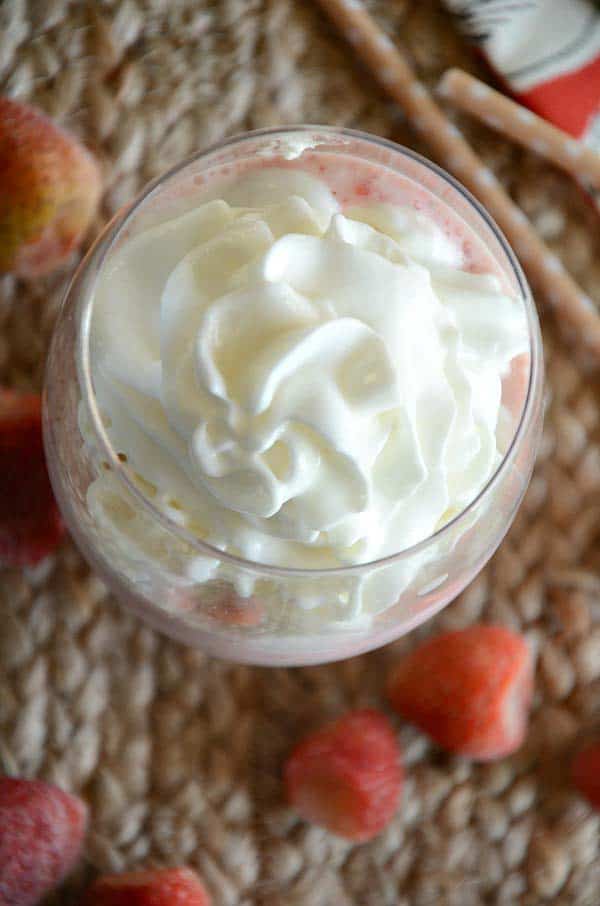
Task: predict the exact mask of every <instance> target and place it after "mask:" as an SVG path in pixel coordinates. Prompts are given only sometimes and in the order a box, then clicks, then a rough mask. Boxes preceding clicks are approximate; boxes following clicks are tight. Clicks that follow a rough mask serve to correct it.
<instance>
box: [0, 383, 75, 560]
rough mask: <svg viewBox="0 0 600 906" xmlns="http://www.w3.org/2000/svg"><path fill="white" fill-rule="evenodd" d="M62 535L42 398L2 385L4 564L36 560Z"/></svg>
mask: <svg viewBox="0 0 600 906" xmlns="http://www.w3.org/2000/svg"><path fill="white" fill-rule="evenodd" d="M62 535H63V524H62V520H61V517H60V513H59V510H58V507H57V505H56V501H55V500H54V495H53V493H52V487H51V485H50V479H49V478H48V470H47V468H46V460H45V457H44V445H43V441H42V406H41V398H40V397H39V396H38V395H37V394H34V393H26V394H22V393H16V392H13V391H11V390H5V389H2V388H0V564H2V565H8V566H30V565H33V564H35V563H37V562H38V561H39V560H41V559H43V557H45V556H46V555H47V554H49V553H51V552H52V551H53V550H54V549H55V548H56V546H57V544H58V543H59V541H60V539H61V537H62Z"/></svg>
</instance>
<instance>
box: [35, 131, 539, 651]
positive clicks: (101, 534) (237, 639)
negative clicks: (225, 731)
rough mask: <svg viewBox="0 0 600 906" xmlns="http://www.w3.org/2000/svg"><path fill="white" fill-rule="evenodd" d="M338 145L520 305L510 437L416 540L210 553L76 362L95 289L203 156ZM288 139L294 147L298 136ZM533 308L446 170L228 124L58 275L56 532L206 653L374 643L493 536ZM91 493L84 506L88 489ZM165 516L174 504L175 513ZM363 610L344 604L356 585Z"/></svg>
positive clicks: (434, 603) (357, 145)
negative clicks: (108, 418) (228, 134)
mask: <svg viewBox="0 0 600 906" xmlns="http://www.w3.org/2000/svg"><path fill="white" fill-rule="evenodd" d="M290 142H291V143H292V146H294V144H295V146H296V147H300V148H301V147H302V143H305V144H308V145H310V144H311V143H313V144H314V143H315V142H316V143H317V144H318V150H319V152H320V151H326V152H328V153H331V154H343V155H352V156H353V157H357V158H359V159H360V160H363V161H367V162H369V163H371V164H377V165H381V166H382V167H387V168H389V169H391V170H393V171H395V172H397V173H400V174H401V175H404V176H408V177H410V178H411V179H413V180H414V181H416V182H417V183H418V184H419V185H420V186H422V187H423V188H425V189H426V190H428V192H429V193H431V194H432V195H433V196H435V198H436V199H437V200H438V201H439V202H442V203H443V204H445V205H449V206H451V207H452V209H453V210H454V211H455V212H456V213H457V214H459V215H460V216H461V217H462V219H463V220H464V221H466V223H467V224H468V225H469V226H470V227H471V228H472V229H473V230H474V231H475V232H476V234H477V235H478V236H479V237H480V238H481V240H482V241H483V242H484V243H485V245H486V246H487V249H488V251H489V252H490V253H491V254H492V255H493V257H494V258H495V260H496V262H497V263H498V264H499V265H500V268H501V270H502V273H503V275H504V277H505V278H506V281H507V282H508V284H509V285H510V287H511V290H512V292H513V293H514V295H515V297H517V298H519V299H520V300H521V302H522V304H523V306H524V308H525V311H526V315H527V323H528V329H529V344H530V345H529V369H528V370H529V375H528V383H527V391H526V394H525V395H524V398H521V399H519V400H515V401H514V402H513V405H512V410H511V412H510V415H511V418H512V421H513V429H514V430H513V432H512V434H513V436H512V440H511V441H510V443H509V444H508V446H507V449H506V450H505V452H504V456H503V459H502V461H501V463H500V465H499V466H498V468H497V470H496V472H495V473H494V475H493V476H492V478H491V479H490V480H489V482H488V483H487V485H486V487H485V488H484V489H483V490H482V491H481V493H480V494H479V496H478V497H477V498H476V499H475V500H473V501H472V503H471V504H470V505H469V506H468V507H467V508H466V509H465V510H463V511H462V512H461V513H460V514H459V515H457V516H456V517H455V518H453V519H452V520H451V521H450V522H448V523H447V524H446V525H444V526H443V527H442V528H441V529H439V530H438V531H437V532H436V533H435V534H434V535H432V536H431V537H429V538H427V539H426V540H424V541H422V542H420V543H419V544H417V545H414V546H413V547H411V548H408V549H406V550H403V551H401V552H399V553H397V554H395V555H393V556H388V557H385V558H383V559H381V560H377V561H373V562H371V563H366V564H358V565H352V566H348V567H340V568H335V569H325V570H306V569H291V568H281V567H277V566H271V565H266V564H261V563H254V562H251V561H248V560H244V559H241V558H238V557H235V556H233V555H231V554H227V553H223V552H222V551H220V550H218V549H217V548H214V547H212V546H211V545H210V544H207V543H206V542H203V541H201V540H200V539H199V538H198V537H196V536H194V535H192V534H190V533H189V532H188V531H186V530H185V529H183V528H182V527H181V525H179V524H178V523H177V521H176V518H173V519H171V518H169V517H168V516H166V515H165V514H164V512H161V511H159V510H158V509H157V508H155V506H154V505H153V503H152V500H151V499H149V497H147V496H145V494H144V492H143V490H142V489H141V487H140V485H139V484H136V483H135V482H134V481H133V480H132V478H131V476H130V475H129V474H128V471H127V466H126V465H125V464H124V463H123V462H121V461H120V460H119V458H118V456H117V454H116V452H115V450H114V449H112V448H111V445H110V442H109V440H108V438H107V435H106V433H105V430H104V427H103V424H102V420H101V417H100V413H99V411H98V407H97V404H96V401H95V397H94V387H93V381H92V375H91V372H90V361H89V356H90V350H89V335H90V320H91V314H92V307H93V298H94V287H95V284H96V281H97V278H98V275H99V273H100V271H101V268H102V267H103V265H104V263H105V262H106V261H107V260H108V259H109V257H110V256H111V255H112V254H113V253H114V251H115V249H116V248H117V247H118V246H119V245H120V244H121V243H122V242H123V241H126V240H127V239H128V238H129V237H130V236H131V235H132V234H134V233H136V232H137V231H139V230H140V229H141V228H142V227H145V226H147V225H148V224H151V223H156V222H160V221H161V220H164V219H166V218H167V217H168V216H169V213H170V212H171V211H173V212H174V211H179V210H180V209H181V204H182V199H185V198H191V197H192V195H193V193H194V191H195V192H196V193H197V191H198V190H197V185H198V184H199V183H202V182H203V181H204V179H205V176H204V175H203V174H206V173H207V172H208V171H210V170H211V169H212V168H213V167H215V166H220V167H222V166H227V165H228V164H234V163H236V164H237V163H238V162H240V161H243V160H244V159H256V156H257V155H258V156H261V157H264V156H265V155H267V156H274V157H278V156H280V155H284V156H285V153H287V152H285V149H286V148H288V146H290ZM298 142H300V145H298ZM542 384H543V362H542V347H541V338H540V331H539V324H538V319H537V315H536V311H535V307H534V304H533V301H532V297H531V294H530V291H529V288H528V286H527V283H526V280H525V278H524V276H523V273H522V271H521V268H520V266H519V264H518V262H517V260H516V258H515V256H514V254H513V253H512V251H511V249H510V248H509V246H508V244H507V242H506V240H505V239H504V237H503V236H502V234H501V233H500V231H499V229H498V228H497V226H496V225H495V224H494V222H493V221H492V219H491V218H490V216H489V215H488V214H487V213H486V211H485V210H484V209H483V208H482V207H481V206H480V205H479V204H478V202H477V201H475V199H474V198H472V196H471V195H470V194H469V193H468V192H467V191H466V190H465V189H464V188H463V187H462V186H461V185H460V184H459V183H457V182H456V181H455V180H454V179H453V178H452V177H450V176H449V175H448V174H447V173H445V172H444V171H443V170H441V169H440V168H438V167H437V166H435V165H434V164H432V163H430V162H429V161H427V160H425V159H424V158H422V157H420V156H419V155H418V154H415V153H414V152H412V151H410V150H408V149H406V148H402V147H400V146H398V145H395V144H393V143H392V142H388V141H385V140H382V139H378V138H375V137H373V136H369V135H365V134H362V133H359V132H354V131H351V130H345V129H333V128H326V127H312V126H305V127H301V126H299V127H293V128H289V129H283V130H263V131H259V132H253V133H249V134H247V135H242V136H238V137H235V138H232V139H229V140H228V141H225V142H223V143H221V144H219V145H217V146H214V147H212V148H210V149H208V150H207V151H204V152H202V153H200V154H198V155H196V156H195V157H193V158H192V159H191V160H189V161H186V162H185V163H183V164H180V165H178V166H177V167H175V168H174V169H172V170H171V171H170V172H168V173H167V174H165V175H164V176H162V177H161V178H160V179H158V180H157V181H155V182H154V183H153V184H151V185H150V186H149V187H148V188H147V189H146V190H145V191H144V192H143V193H142V194H141V196H140V197H139V198H137V199H136V200H135V201H134V202H133V203H132V204H131V205H130V206H129V207H128V208H127V209H125V210H123V211H120V212H119V213H118V214H117V215H116V216H115V218H114V219H113V220H112V221H111V222H110V223H109V224H108V226H107V227H106V228H105V230H104V232H103V233H102V234H101V235H100V237H99V238H98V240H97V241H96V243H95V245H94V246H93V248H92V249H91V250H90V252H89V253H88V255H87V257H86V258H85V260H84V261H83V262H82V264H81V265H80V267H79V269H78V271H77V273H76V274H75V277H74V279H73V281H72V283H71V286H70V287H69V289H68V292H67V294H66V298H65V300H64V303H63V306H62V309H61V313H60V316H59V319H58V323H57V325H56V330H55V334H54V337H53V342H52V346H51V350H50V354H49V360H48V366H47V375H46V389H45V409H44V431H45V442H46V451H47V457H48V464H49V470H50V475H51V478H52V483H53V486H54V489H55V492H56V496H57V499H58V502H59V504H60V507H61V509H62V512H63V514H64V518H65V520H66V522H67V525H68V526H69V528H70V531H71V533H72V535H73V537H74V539H75V541H76V542H77V544H78V545H79V547H80V548H81V550H82V552H83V554H84V555H85V556H86V557H87V559H88V560H89V562H90V563H91V564H92V566H93V567H94V569H95V570H97V572H98V573H99V575H100V576H101V577H102V578H103V579H104V580H105V582H106V583H107V584H108V585H109V586H110V588H111V589H112V590H113V591H114V592H115V594H116V595H117V596H118V598H120V599H121V601H122V602H123V604H124V605H125V606H126V607H128V608H130V609H131V610H133V611H134V612H135V613H137V614H139V616H140V617H142V618H143V619H144V620H146V621H147V622H148V623H150V624H151V625H152V626H154V627H155V628H156V629H158V630H160V631H162V632H165V633H166V634H167V635H170V636H172V637H173V638H176V639H179V640H180V641H183V642H185V643H187V644H190V645H194V646H197V647H200V648H203V649H204V650H206V651H207V652H209V653H210V654H213V655H216V656H219V657H223V658H227V659H230V660H235V661H241V662H246V663H253V664H264V665H300V664H311V663H321V662H326V661H332V660H336V659H340V658H345V657H349V656H351V655H356V654H359V653H361V652H364V651H367V650H370V649H372V648H376V647H377V646H380V645H383V644H385V643H386V642H389V641H391V640H393V639H394V638H397V637H398V636H400V635H402V634H403V633H406V632H408V631H409V630H410V629H412V628H413V627H415V626H417V625H418V624H420V623H422V622H423V621H424V620H426V619H427V618H429V617H430V616H432V614H434V613H436V612H437V611H439V610H440V609H441V608H442V607H444V606H445V605H446V604H447V603H448V602H449V601H451V600H452V599H453V598H454V597H456V596H457V595H458V594H459V593H460V592H461V591H462V590H463V589H464V588H465V586H466V585H468V583H469V582H470V581H471V580H472V579H473V577H474V576H475V575H476V574H477V573H478V572H479V570H480V569H481V568H482V567H483V565H484V564H485V563H486V562H487V560H488V559H489V558H490V557H491V555H492V554H493V552H494V551H495V550H496V548H497V546H498V545H499V543H500V541H501V540H502V538H503V537H504V535H505V533H506V531H507V530H508V527H509V526H510V524H511V522H512V519H513V517H514V515H515V513H516V510H517V508H518V506H519V503H520V501H521V499H522V497H523V494H524V492H525V489H526V487H527V485H528V482H529V479H530V476H531V472H532V468H533V463H534V459H535V454H536V449H537V445H538V441H539V437H540V432H541V423H542ZM99 489H100V490H101V492H102V506H98V491H99ZM173 515H174V516H175V517H176V514H173ZM359 587H360V588H363V589H364V588H365V587H368V589H369V601H370V606H369V613H364V612H361V613H359V614H356V613H354V612H353V602H354V600H355V599H356V595H357V589H358V588H359Z"/></svg>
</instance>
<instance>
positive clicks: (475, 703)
mask: <svg viewBox="0 0 600 906" xmlns="http://www.w3.org/2000/svg"><path fill="white" fill-rule="evenodd" d="M532 693H533V669H532V658H531V653H530V651H529V648H528V646H527V643H526V642H525V640H524V639H523V637H522V636H520V635H517V634H516V633H514V632H510V631H509V630H508V629H505V628H503V627H502V626H483V625H478V626H471V627H469V628H468V629H462V630H459V631H457V632H447V633H444V634H442V635H439V636H437V637H436V638H433V639H430V640H428V641H426V642H424V643H423V644H421V645H418V646H417V648H415V649H414V651H412V653H411V654H409V655H408V657H406V658H405V659H404V660H403V661H401V662H400V663H399V664H398V665H397V666H396V667H395V668H393V669H392V671H391V675H390V677H389V682H388V694H389V698H390V701H391V703H392V706H393V707H394V708H395V709H396V711H398V713H399V714H401V715H402V716H403V717H405V718H406V719H407V720H409V721H411V722H412V723H414V724H416V725H417V726H418V727H420V728H421V729H422V730H424V731H425V733H427V734H428V735H429V736H431V737H432V739H434V740H435V741H436V742H437V743H439V745H441V746H443V747H444V748H445V749H449V750H450V751H452V752H458V753H460V754H462V755H466V756H468V757H470V758H475V759H478V760H480V761H488V760H490V759H493V758H500V757H501V756H503V755H508V754H509V753H510V752H514V751H515V749H518V748H519V746H520V745H521V743H522V742H523V739H524V737H525V732H526V729H527V718H528V712H529V706H530V703H531V697H532Z"/></svg>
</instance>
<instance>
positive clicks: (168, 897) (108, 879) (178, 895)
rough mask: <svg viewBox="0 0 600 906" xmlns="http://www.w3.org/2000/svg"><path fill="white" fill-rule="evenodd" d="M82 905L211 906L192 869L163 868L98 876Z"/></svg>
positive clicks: (84, 897) (85, 895)
mask: <svg viewBox="0 0 600 906" xmlns="http://www.w3.org/2000/svg"><path fill="white" fill-rule="evenodd" d="M81 906H210V897H209V895H208V893H207V892H206V888H205V887H204V884H203V883H202V881H201V880H200V878H199V877H198V875H197V874H196V873H195V872H193V871H192V870H191V869H190V868H162V869H148V870H147V871H133V872H129V873H127V874H122V875H106V876H105V877H103V878H98V880H97V881H95V882H94V883H93V884H92V885H91V887H88V889H87V891H86V892H85V893H84V895H83V900H82V904H81Z"/></svg>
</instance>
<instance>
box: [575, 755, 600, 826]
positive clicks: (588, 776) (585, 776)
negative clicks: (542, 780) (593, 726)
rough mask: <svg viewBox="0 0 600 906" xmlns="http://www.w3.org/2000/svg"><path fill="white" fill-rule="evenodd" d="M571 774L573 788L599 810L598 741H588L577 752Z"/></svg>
mask: <svg viewBox="0 0 600 906" xmlns="http://www.w3.org/2000/svg"><path fill="white" fill-rule="evenodd" d="M571 776H572V778H573V784H574V786H575V789H576V790H578V792H580V793H581V795H582V796H583V797H584V798H585V799H587V800H588V802H589V803H590V805H592V806H593V807H594V808H595V809H598V810H599V811H600V741H596V742H593V743H589V744H588V745H586V746H584V747H583V748H582V749H580V750H579V752H577V754H576V755H575V758H574V759H573V764H572V765H571Z"/></svg>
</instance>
